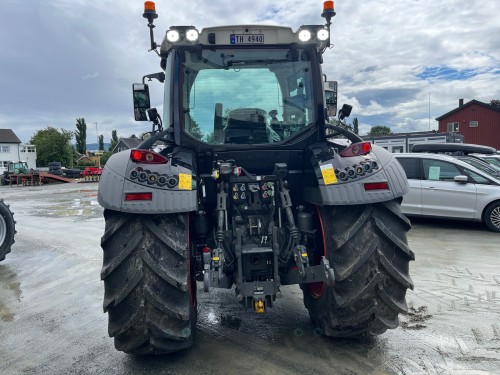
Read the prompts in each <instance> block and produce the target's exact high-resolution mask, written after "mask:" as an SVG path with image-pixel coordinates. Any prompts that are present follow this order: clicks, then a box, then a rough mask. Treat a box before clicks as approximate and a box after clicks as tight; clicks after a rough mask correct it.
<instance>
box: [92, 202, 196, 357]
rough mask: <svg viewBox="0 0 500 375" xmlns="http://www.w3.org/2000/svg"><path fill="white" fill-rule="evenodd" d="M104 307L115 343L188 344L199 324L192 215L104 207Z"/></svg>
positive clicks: (136, 350) (164, 347)
mask: <svg viewBox="0 0 500 375" xmlns="http://www.w3.org/2000/svg"><path fill="white" fill-rule="evenodd" d="M104 218H105V221H106V229H105V232H104V235H103V237H102V239H101V246H102V248H103V251H104V259H103V267H102V271H101V279H102V280H104V311H105V312H106V311H107V312H108V317H109V320H108V333H109V336H110V337H114V340H115V347H116V349H118V350H121V351H124V352H125V353H129V354H137V355H148V354H166V353H172V352H175V351H178V350H181V349H185V348H188V347H190V346H191V345H192V343H193V334H194V332H195V329H196V281H195V279H194V277H193V276H194V272H191V270H190V267H191V265H192V264H191V262H190V256H189V238H188V237H189V216H188V214H187V213H180V214H168V215H137V214H127V213H121V212H116V211H111V210H105V211H104Z"/></svg>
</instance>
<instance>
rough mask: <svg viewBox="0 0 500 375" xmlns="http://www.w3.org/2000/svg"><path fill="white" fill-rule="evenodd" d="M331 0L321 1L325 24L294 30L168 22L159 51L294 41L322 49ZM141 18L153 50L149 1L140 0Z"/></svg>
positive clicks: (153, 12) (331, 14) (152, 9)
mask: <svg viewBox="0 0 500 375" xmlns="http://www.w3.org/2000/svg"><path fill="white" fill-rule="evenodd" d="M335 14H336V13H335V11H334V2H333V1H325V2H324V5H323V13H322V14H321V16H322V17H323V18H325V19H326V21H327V22H326V24H325V25H302V26H300V27H299V29H298V30H297V31H296V32H294V31H292V29H291V28H289V27H283V26H269V25H240V26H219V27H208V28H205V29H203V30H201V31H199V30H198V29H197V28H196V27H195V26H171V27H170V28H169V29H168V30H167V32H166V34H165V38H164V40H163V42H162V43H161V49H160V53H159V54H160V55H161V56H162V57H165V56H166V55H168V53H169V52H170V50H171V49H172V48H173V47H175V46H189V45H200V46H207V45H214V46H223V45H227V46H236V45H240V46H241V45H243V46H244V45H248V46H251V45H280V44H290V43H297V44H299V45H305V44H316V45H317V46H318V48H319V50H320V51H321V53H323V52H324V51H325V50H326V48H327V47H330V46H331V44H330V25H331V19H332V17H334V16H335ZM143 16H144V18H147V19H148V27H149V28H150V38H151V50H154V51H156V48H157V47H158V45H157V44H156V43H155V41H154V36H153V28H154V27H155V26H154V25H153V20H154V19H155V18H157V17H158V15H157V14H156V9H155V4H154V2H152V1H146V2H145V3H144V14H143Z"/></svg>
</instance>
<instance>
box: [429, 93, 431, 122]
mask: <svg viewBox="0 0 500 375" xmlns="http://www.w3.org/2000/svg"><path fill="white" fill-rule="evenodd" d="M429 131H431V93H429Z"/></svg>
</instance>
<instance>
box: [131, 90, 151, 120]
mask: <svg viewBox="0 0 500 375" xmlns="http://www.w3.org/2000/svg"><path fill="white" fill-rule="evenodd" d="M132 92H133V97H134V117H135V121H148V115H147V110H148V109H149V108H150V107H151V104H150V100H149V87H148V85H146V84H142V83H134V84H133V85H132Z"/></svg>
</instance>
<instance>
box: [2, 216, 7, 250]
mask: <svg viewBox="0 0 500 375" xmlns="http://www.w3.org/2000/svg"><path fill="white" fill-rule="evenodd" d="M5 237H7V224H6V223H5V218H4V217H3V216H0V246H2V245H3V243H4V241H5Z"/></svg>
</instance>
